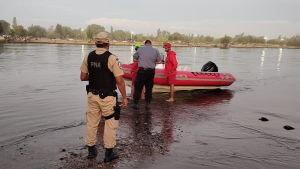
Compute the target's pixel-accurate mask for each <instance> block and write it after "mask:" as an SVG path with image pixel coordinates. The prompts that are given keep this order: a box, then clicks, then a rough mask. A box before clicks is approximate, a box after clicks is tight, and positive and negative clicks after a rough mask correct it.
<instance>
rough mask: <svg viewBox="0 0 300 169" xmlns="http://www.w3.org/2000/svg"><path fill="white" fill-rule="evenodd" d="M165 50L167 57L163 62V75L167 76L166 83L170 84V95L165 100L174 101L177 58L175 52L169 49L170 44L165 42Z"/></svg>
mask: <svg viewBox="0 0 300 169" xmlns="http://www.w3.org/2000/svg"><path fill="white" fill-rule="evenodd" d="M164 48H165V51H166V52H167V58H166V62H165V76H166V77H167V80H168V84H169V85H170V92H171V97H170V99H168V100H166V101H167V102H172V101H174V84H175V81H176V72H177V71H176V69H177V65H178V63H177V60H176V53H175V52H174V51H172V50H171V44H170V43H166V44H165V45H164Z"/></svg>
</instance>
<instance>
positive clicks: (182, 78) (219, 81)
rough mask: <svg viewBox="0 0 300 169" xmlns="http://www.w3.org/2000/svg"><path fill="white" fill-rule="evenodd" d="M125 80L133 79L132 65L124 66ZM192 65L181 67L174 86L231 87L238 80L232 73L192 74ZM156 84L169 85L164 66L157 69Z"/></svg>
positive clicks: (158, 66)
mask: <svg viewBox="0 0 300 169" xmlns="http://www.w3.org/2000/svg"><path fill="white" fill-rule="evenodd" d="M122 67H123V71H124V75H123V77H125V78H129V79H131V78H132V74H131V68H132V65H130V64H122ZM190 68H191V66H190V65H179V66H178V68H177V74H176V81H175V84H174V86H229V85H231V84H232V83H233V82H234V81H235V80H236V79H235V78H234V77H233V76H232V75H231V74H230V73H222V72H190V71H189V70H190ZM154 84H159V85H168V84H167V78H166V77H165V74H164V65H163V64H159V65H157V66H156V68H155V76H154Z"/></svg>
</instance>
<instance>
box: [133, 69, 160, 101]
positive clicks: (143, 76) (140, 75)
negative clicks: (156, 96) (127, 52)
mask: <svg viewBox="0 0 300 169" xmlns="http://www.w3.org/2000/svg"><path fill="white" fill-rule="evenodd" d="M154 75H155V70H154V69H153V70H152V69H148V70H141V69H139V70H138V72H137V75H136V78H135V81H134V95H133V99H134V100H135V101H139V100H140V98H141V93H142V90H143V87H144V86H145V89H146V92H145V98H146V101H147V102H151V100H152V88H153V79H154Z"/></svg>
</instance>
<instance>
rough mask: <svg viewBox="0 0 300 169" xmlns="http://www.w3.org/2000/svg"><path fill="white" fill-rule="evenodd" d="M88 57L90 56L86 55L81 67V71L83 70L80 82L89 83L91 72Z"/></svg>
mask: <svg viewBox="0 0 300 169" xmlns="http://www.w3.org/2000/svg"><path fill="white" fill-rule="evenodd" d="M88 55H89V54H86V55H85V57H84V59H83V61H82V64H81V66H80V70H81V73H80V80H81V81H88V80H89V74H88V72H89V70H88V64H87V58H88Z"/></svg>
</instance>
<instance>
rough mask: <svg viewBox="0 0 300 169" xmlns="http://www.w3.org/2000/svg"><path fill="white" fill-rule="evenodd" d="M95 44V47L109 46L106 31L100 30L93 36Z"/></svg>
mask: <svg viewBox="0 0 300 169" xmlns="http://www.w3.org/2000/svg"><path fill="white" fill-rule="evenodd" d="M95 45H96V46H97V48H106V49H108V48H109V38H108V34H107V33H106V32H100V33H98V34H97V35H96V37H95Z"/></svg>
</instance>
